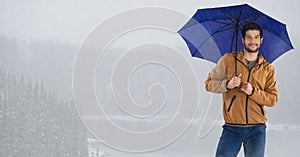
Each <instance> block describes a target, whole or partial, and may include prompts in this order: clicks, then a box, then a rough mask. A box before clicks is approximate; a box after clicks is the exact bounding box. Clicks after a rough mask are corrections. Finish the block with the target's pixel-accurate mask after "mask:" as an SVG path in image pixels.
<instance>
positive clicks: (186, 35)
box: [178, 4, 293, 63]
mask: <svg viewBox="0 0 300 157" xmlns="http://www.w3.org/2000/svg"><path fill="white" fill-rule="evenodd" d="M248 22H255V23H257V24H259V25H261V27H262V28H263V37H264V40H263V44H262V45H261V48H260V50H259V53H260V54H261V55H263V56H264V58H265V59H266V60H267V61H268V62H270V63H272V62H273V61H274V60H275V59H276V58H278V57H279V56H281V55H282V54H284V53H285V52H287V51H288V50H290V49H293V46H292V44H291V41H290V39H289V36H288V33H287V30H286V25H285V24H283V23H281V22H279V21H277V20H275V19H273V18H272V17H270V16H268V15H266V14H264V13H262V12H260V11H258V10H257V9H255V8H253V7H251V6H249V5H248V4H243V5H235V6H228V7H219V8H207V9H199V10H197V12H196V13H195V14H194V15H193V17H192V18H191V19H190V20H189V21H188V22H187V23H186V24H185V25H184V26H183V27H182V28H181V29H180V30H179V31H178V33H179V34H180V35H181V37H182V38H183V39H184V41H185V42H186V44H187V46H188V48H189V50H190V52H191V54H192V56H193V57H199V58H203V59H206V60H208V61H211V62H214V63H216V62H217V61H218V60H219V58H220V57H221V56H222V55H223V54H225V53H228V52H233V51H238V50H241V49H242V48H243V43H242V41H241V38H242V35H241V33H240V30H241V27H242V26H243V25H244V24H246V23H248Z"/></svg>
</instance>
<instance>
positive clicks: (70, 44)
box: [0, 0, 300, 157]
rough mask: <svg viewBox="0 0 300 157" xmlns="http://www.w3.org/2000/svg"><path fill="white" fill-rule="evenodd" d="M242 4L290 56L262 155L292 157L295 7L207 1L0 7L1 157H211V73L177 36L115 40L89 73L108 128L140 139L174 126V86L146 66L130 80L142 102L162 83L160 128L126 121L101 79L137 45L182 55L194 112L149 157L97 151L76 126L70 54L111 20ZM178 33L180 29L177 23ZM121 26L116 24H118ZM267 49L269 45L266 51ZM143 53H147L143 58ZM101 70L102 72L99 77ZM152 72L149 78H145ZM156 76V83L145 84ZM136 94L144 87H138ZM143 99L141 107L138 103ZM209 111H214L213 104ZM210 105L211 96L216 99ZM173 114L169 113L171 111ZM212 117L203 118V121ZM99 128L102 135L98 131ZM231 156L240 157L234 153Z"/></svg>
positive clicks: (75, 1)
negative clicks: (164, 46)
mask: <svg viewBox="0 0 300 157" xmlns="http://www.w3.org/2000/svg"><path fill="white" fill-rule="evenodd" d="M245 2H247V3H248V4H250V5H251V6H254V7H256V8H257V9H259V10H261V11H262V12H264V13H266V14H268V15H270V16H272V17H274V18H275V19H277V20H279V21H281V22H283V23H285V24H287V28H288V33H289V35H290V39H291V41H292V44H293V46H294V49H293V50H291V51H289V52H287V53H286V54H284V55H283V56H281V57H280V58H279V59H277V60H276V61H274V62H273V63H272V64H273V66H274V67H275V70H276V77H277V88H278V91H279V101H278V103H277V104H276V106H275V107H273V108H267V112H268V127H267V129H268V134H267V148H266V156H271V157H276V156H278V157H280V156H295V154H298V149H297V148H298V147H297V146H298V145H299V144H300V142H299V141H300V136H299V135H300V122H299V120H300V114H299V113H298V112H299V111H300V106H299V104H300V100H299V98H298V97H299V94H300V84H299V83H297V80H299V79H300V71H299V70H297V69H299V67H300V62H299V61H298V60H299V57H300V54H299V53H298V52H297V50H298V49H297V48H298V46H299V42H300V30H299V29H298V28H300V22H299V21H298V20H296V17H297V15H299V12H300V11H299V9H298V6H299V5H300V2H298V1H296V0H290V1H289V2H288V3H287V2H286V1H283V0H279V1H276V2H275V1H271V0H265V1H259V0H251V1H233V0H229V1H226V2H225V1H221V0H216V1H208V0H198V1H194V0H188V1H179V0H173V1H171V0H152V1H150V0H130V1H122V0H100V1H97V0H92V1H81V0H66V1H58V0H53V1H37V0H28V1H22V0H15V1H9V0H1V1H0V156H1V157H2V156H3V157H4V156H5V157H9V156H61V157H65V156H70V157H76V156H82V157H87V156H89V157H90V156H95V157H96V156H98V157H99V156H115V157H127V156H137V157H160V156H162V157H168V156H173V157H177V156H178V157H182V156H191V157H193V156H203V157H206V156H213V155H214V153H215V148H216V145H217V142H218V138H219V136H220V133H221V127H220V126H221V125H222V117H220V118H219V121H218V123H217V124H216V126H215V127H214V128H213V129H212V130H211V131H210V132H209V134H207V135H205V136H204V137H201V138H199V137H198V132H199V128H200V126H201V125H202V124H203V121H202V120H203V118H204V113H205V112H206V111H207V109H208V106H207V105H206V104H207V103H208V102H209V101H210V97H211V94H210V93H207V92H205V90H204V86H203V85H204V81H205V79H206V76H207V74H208V72H209V70H210V68H212V67H213V66H214V64H212V63H209V62H206V61H203V60H200V59H195V58H191V57H190V55H189V54H188V53H186V52H187V51H186V49H187V48H186V47H185V44H184V43H183V40H178V39H179V38H178V36H176V34H170V33H165V32H161V31H155V30H142V31H137V32H133V33H131V34H127V35H126V36H125V35H124V36H122V37H120V38H119V39H117V40H116V41H114V42H113V43H112V44H111V45H110V47H108V48H107V49H106V51H105V56H104V57H105V61H106V63H107V65H105V64H104V63H105V62H104V63H103V64H102V65H101V66H99V67H98V69H97V71H96V78H98V80H97V81H96V91H97V95H98V96H99V98H100V103H101V105H103V106H104V108H105V109H107V110H108V111H110V112H109V113H111V114H112V115H113V116H111V119H112V121H114V122H115V123H116V124H118V125H120V126H121V127H124V128H126V129H132V130H138V131H140V130H148V129H150V130H151V129H153V128H156V127H157V126H161V125H163V124H164V123H166V122H167V121H168V120H169V119H171V118H172V114H174V113H175V112H176V108H177V107H178V105H179V104H177V103H176V102H178V99H177V98H178V96H180V95H179V94H180V92H179V91H178V90H179V87H178V82H176V79H175V77H174V76H173V74H171V73H170V72H169V71H166V69H164V68H163V67H161V66H157V65H153V66H149V67H145V68H144V69H141V70H140V71H137V73H136V75H134V77H133V79H134V80H133V81H132V84H131V85H132V86H131V87H130V90H131V91H132V94H133V97H134V98H135V100H137V101H138V102H140V103H144V102H147V101H148V99H149V98H147V94H148V93H147V87H146V85H147V84H148V83H149V81H151V79H153V78H155V79H158V78H161V79H162V80H168V79H169V80H170V81H169V83H170V85H169V86H170V87H172V88H170V89H169V90H170V91H167V92H168V94H169V95H168V98H167V100H168V101H167V102H168V103H167V104H166V109H165V110H163V112H162V113H161V115H159V117H157V118H158V119H159V121H155V120H150V121H144V120H143V119H142V120H139V119H134V118H132V117H130V116H126V114H123V113H121V111H120V110H119V109H118V108H117V107H116V105H115V101H114V98H113V96H112V95H111V94H110V93H109V91H110V89H109V85H108V84H107V83H106V82H105V80H103V79H101V78H102V77H101V76H102V75H104V76H106V75H108V74H109V73H110V70H109V69H110V68H111V67H112V66H113V63H114V62H116V61H117V59H118V58H120V56H121V55H122V54H124V53H126V52H127V51H128V50H129V49H131V48H132V47H134V46H136V45H139V43H142V41H144V42H145V41H155V42H161V43H168V45H172V47H173V48H175V49H177V50H180V52H182V53H183V54H182V55H183V56H184V57H186V58H187V59H188V60H189V62H190V63H191V64H192V65H193V68H194V70H195V72H196V75H197V77H198V78H199V80H198V84H199V89H200V102H199V111H198V113H197V115H196V119H195V120H194V121H193V123H192V125H191V127H190V128H189V129H188V130H187V132H186V133H185V134H184V135H183V136H181V137H180V138H179V139H178V140H176V141H175V142H174V143H172V144H170V145H168V146H167V147H164V148H162V149H159V150H157V151H152V152H147V153H128V152H123V151H119V150H117V149H113V148H111V147H109V146H107V145H105V144H104V143H101V142H99V141H97V140H96V139H95V137H94V136H93V135H92V134H90V132H89V130H88V129H86V128H85V127H84V124H83V123H82V122H81V120H80V118H79V116H78V115H77V112H76V109H75V105H74V102H73V93H72V72H73V64H74V61H75V58H76V54H77V52H78V49H79V47H80V45H81V43H82V42H83V41H84V40H85V37H86V36H87V35H88V33H90V32H91V31H92V30H93V29H94V28H95V27H96V26H97V25H99V24H101V23H102V22H104V21H105V20H107V19H109V18H110V17H112V16H113V15H116V14H118V13H121V12H123V11H126V10H130V9H134V8H139V7H147V6H154V7H162V8H169V9H172V10H175V11H178V12H181V13H183V14H185V15H186V16H189V17H191V16H192V15H193V14H194V13H195V11H196V9H198V8H206V7H217V6H225V5H233V4H241V3H245ZM178 22H179V23H182V25H183V24H185V22H186V21H178ZM120 23H122V21H120ZM270 46H271V45H270ZM149 53H151V52H149ZM103 66H107V67H110V68H107V69H106V68H103ZM147 71H151V72H152V73H153V74H149V73H147ZM151 76H156V77H151ZM140 87H144V88H142V89H141V88H140ZM145 97H146V100H145V99H144V98H145ZM216 97H217V99H216V100H214V101H213V102H212V105H221V101H220V96H216ZM214 98H215V97H214ZM172 105H174V106H172ZM209 117H210V115H208V118H209ZM103 129H105V128H103ZM239 156H243V155H242V153H240V155H239Z"/></svg>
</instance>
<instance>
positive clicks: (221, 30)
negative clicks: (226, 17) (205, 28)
mask: <svg viewBox="0 0 300 157" xmlns="http://www.w3.org/2000/svg"><path fill="white" fill-rule="evenodd" d="M227 26H230V25H227ZM227 26H224V27H223V28H222V29H219V30H217V31H215V32H214V33H212V34H211V35H210V37H209V38H207V39H206V40H205V41H204V42H203V43H202V44H200V45H199V46H197V48H196V49H197V50H198V49H200V47H202V46H203V45H204V44H205V43H206V42H207V41H208V40H209V39H211V38H212V37H213V36H214V35H215V34H217V33H219V32H223V31H226V30H230V29H232V26H231V27H227ZM225 27H227V28H226V29H224V28H225ZM195 53H196V52H193V53H192V56H194V55H195Z"/></svg>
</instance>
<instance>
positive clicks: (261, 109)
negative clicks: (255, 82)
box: [257, 104, 265, 116]
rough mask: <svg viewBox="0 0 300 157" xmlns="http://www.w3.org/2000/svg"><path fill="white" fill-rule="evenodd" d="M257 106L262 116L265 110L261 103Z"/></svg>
mask: <svg viewBox="0 0 300 157" xmlns="http://www.w3.org/2000/svg"><path fill="white" fill-rule="evenodd" d="M257 105H258V106H259V108H260V111H261V114H262V115H263V116H264V115H265V112H264V109H263V107H262V106H261V105H259V104H257Z"/></svg>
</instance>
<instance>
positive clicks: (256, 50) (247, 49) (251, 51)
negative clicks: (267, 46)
mask: <svg viewBox="0 0 300 157" xmlns="http://www.w3.org/2000/svg"><path fill="white" fill-rule="evenodd" d="M244 47H245V49H246V51H248V52H250V53H256V52H258V50H259V48H260V47H258V48H257V49H255V50H251V49H250V48H248V47H247V46H246V45H244Z"/></svg>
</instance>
